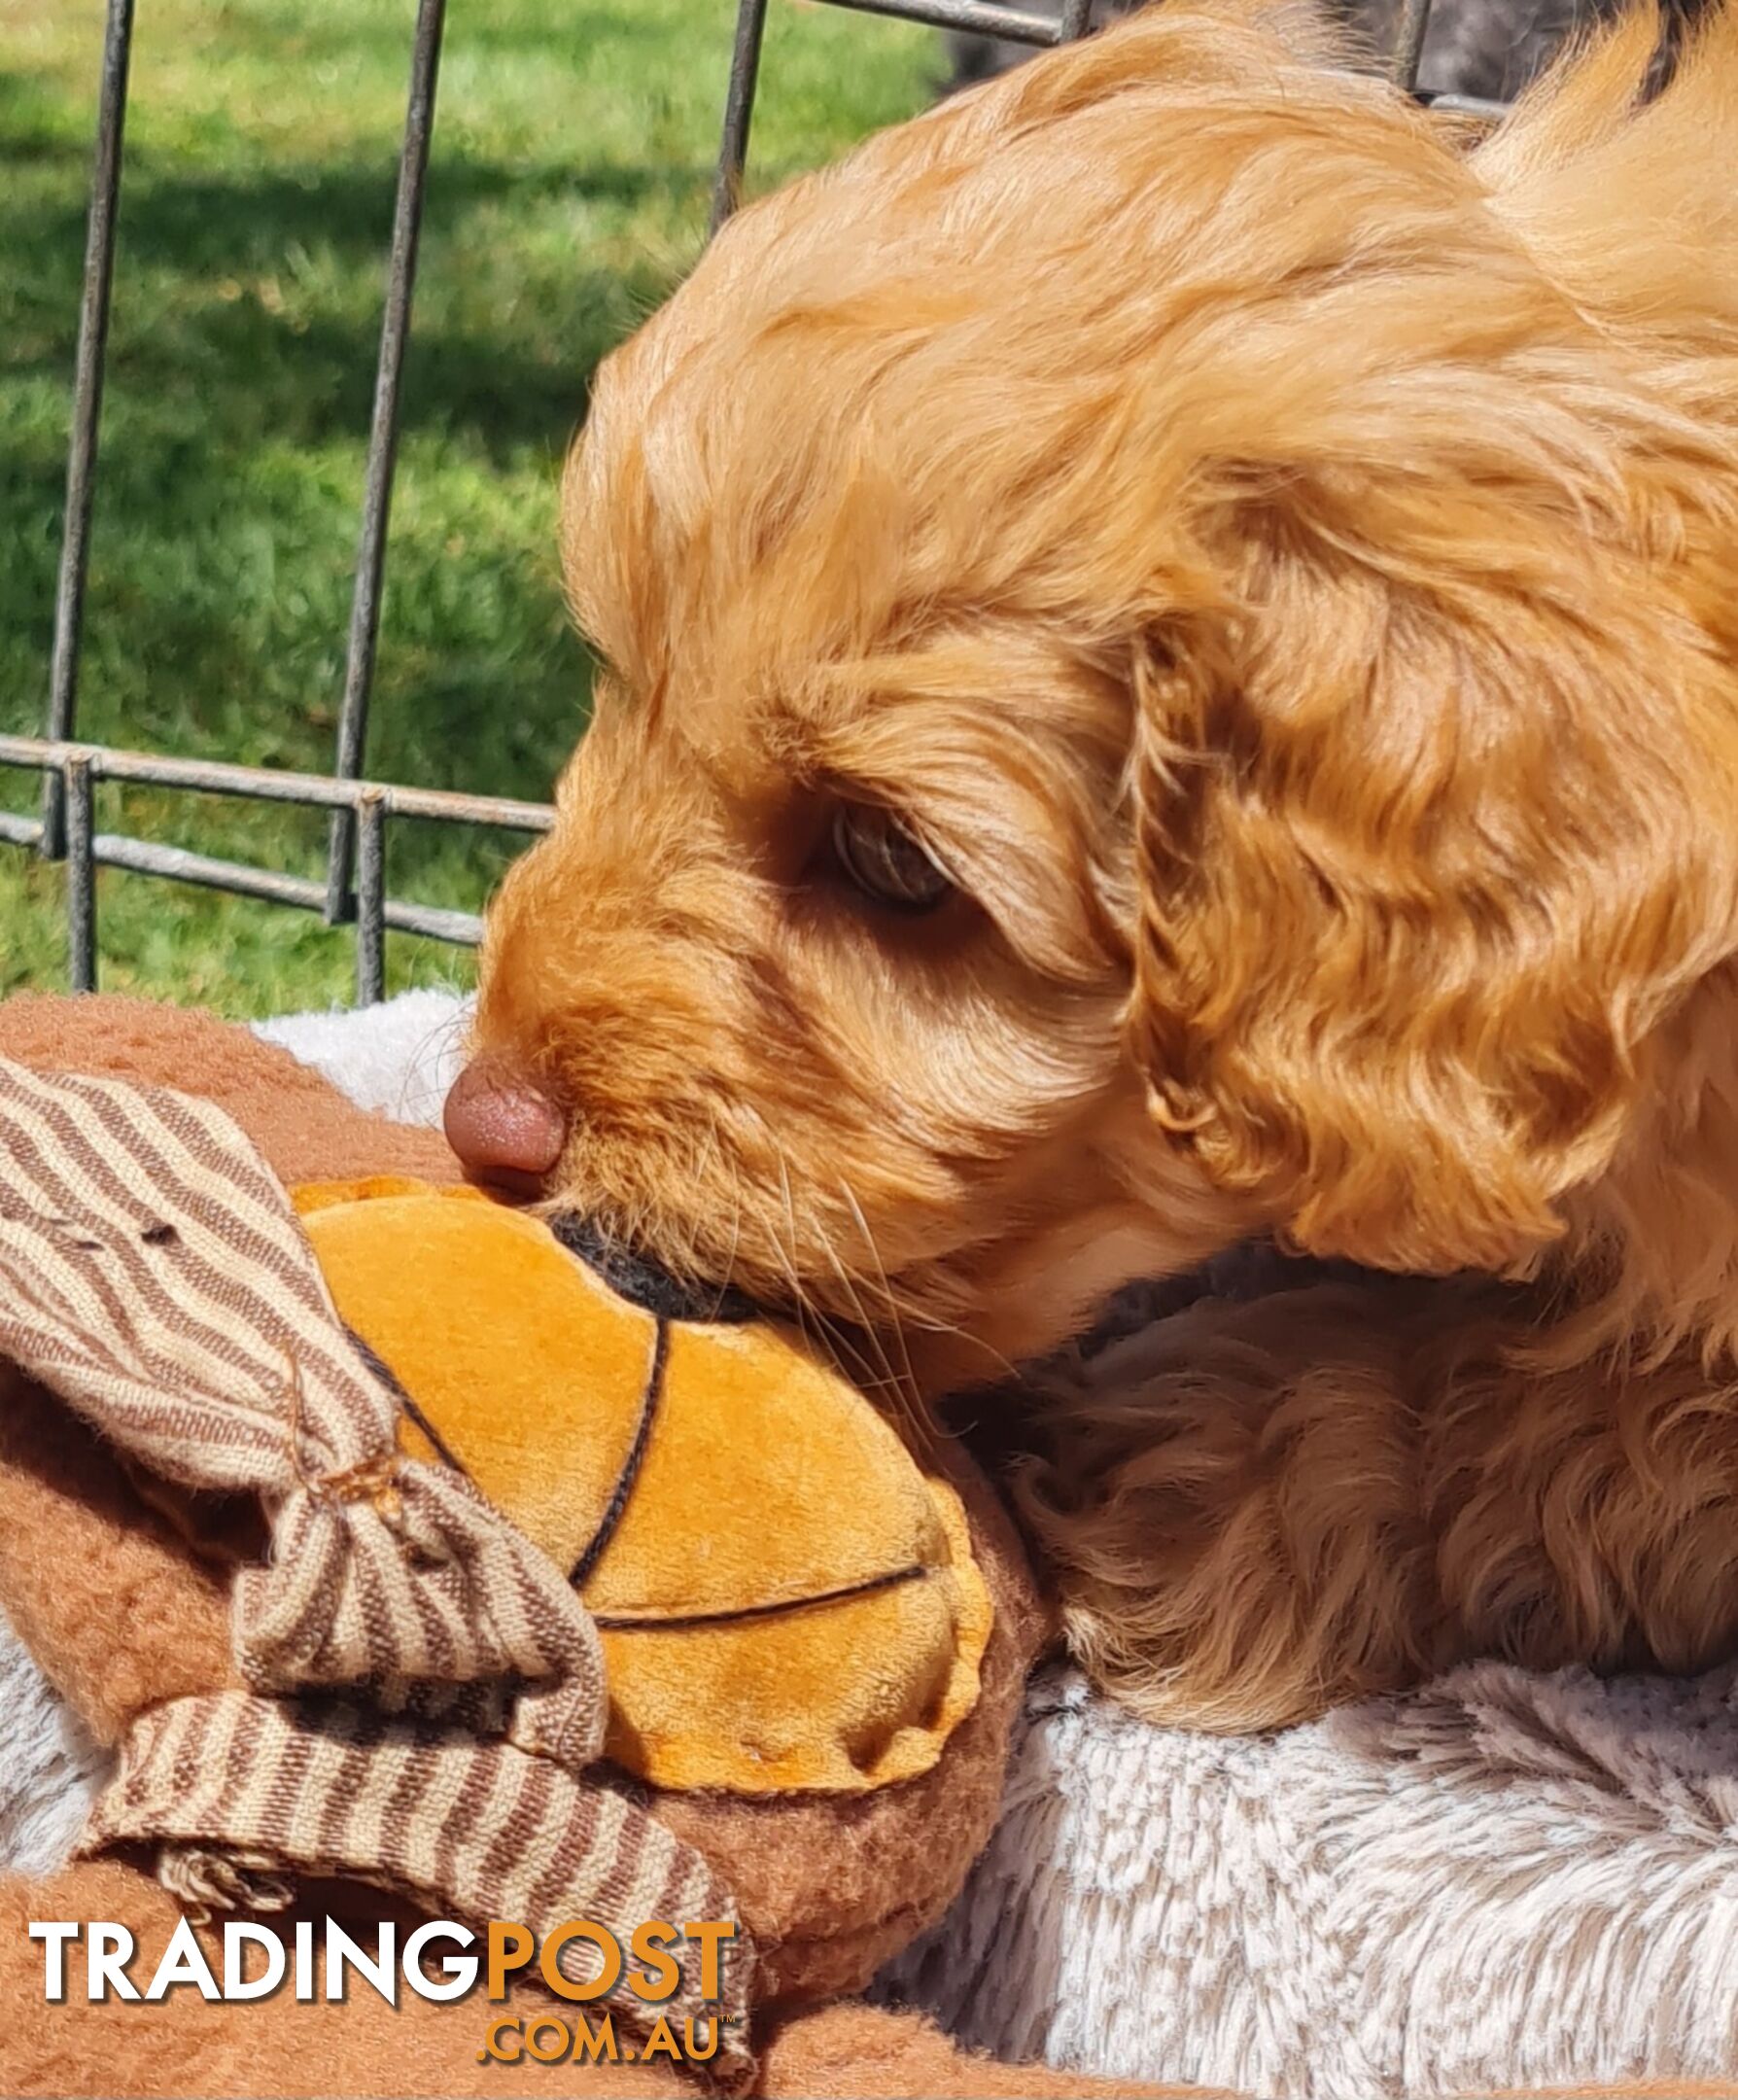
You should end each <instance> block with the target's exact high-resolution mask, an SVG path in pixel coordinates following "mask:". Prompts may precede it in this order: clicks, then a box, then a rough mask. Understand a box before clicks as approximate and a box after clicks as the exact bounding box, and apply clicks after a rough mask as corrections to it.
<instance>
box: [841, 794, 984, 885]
mask: <svg viewBox="0 0 1738 2100" xmlns="http://www.w3.org/2000/svg"><path fill="white" fill-rule="evenodd" d="M833 851H834V853H835V854H836V855H837V856H838V858H839V865H840V867H841V868H842V869H843V870H844V871H845V874H846V876H847V877H848V878H849V880H850V881H851V882H852V883H853V884H855V886H856V887H857V889H859V890H860V891H861V892H863V894H864V895H865V896H866V897H871V898H873V899H874V901H875V902H876V903H877V904H886V905H887V906H889V907H890V908H891V909H892V910H894V911H905V912H926V911H934V909H935V908H936V906H937V905H938V904H941V903H943V902H944V901H945V900H946V899H947V897H948V896H949V895H950V894H951V893H952V891H953V888H954V885H953V883H952V882H950V881H949V879H948V877H947V876H946V875H944V874H943V872H942V871H941V869H940V868H939V867H937V866H936V864H935V862H934V861H933V860H932V859H931V858H930V857H929V854H928V851H927V849H926V848H925V847H924V846H923V845H922V843H921V841H920V839H919V838H918V836H917V834H916V833H915V832H914V831H913V830H912V829H911V828H910V827H909V826H908V825H907V824H905V823H903V822H901V821H900V820H899V818H897V817H895V816H894V814H893V812H892V811H891V810H889V809H882V808H880V807H879V806H878V805H876V804H875V803H872V802H845V803H842V804H841V805H840V807H839V810H838V812H837V814H836V815H835V816H834V818H833Z"/></svg>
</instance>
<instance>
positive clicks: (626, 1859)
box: [82, 1692, 751, 2084]
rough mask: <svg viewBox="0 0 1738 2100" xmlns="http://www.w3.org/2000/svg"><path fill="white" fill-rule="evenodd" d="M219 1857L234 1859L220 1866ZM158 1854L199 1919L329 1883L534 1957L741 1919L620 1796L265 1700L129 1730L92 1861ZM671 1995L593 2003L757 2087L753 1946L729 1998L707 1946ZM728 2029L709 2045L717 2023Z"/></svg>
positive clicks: (625, 1991)
mask: <svg viewBox="0 0 1738 2100" xmlns="http://www.w3.org/2000/svg"><path fill="white" fill-rule="evenodd" d="M216 1837H221V1838H222V1839H223V1841H224V1845H225V1850H224V1852H223V1853H221V1854H218V1855H215V1856H213V1855H212V1854H211V1853H210V1851H209V1849H208V1848H209V1846H210V1845H211V1843H212V1840H213V1839H214V1838H216ZM138 1839H147V1840H152V1841H155V1842H157V1843H159V1844H161V1843H164V1842H165V1841H166V1842H167V1844H168V1845H169V1847H170V1850H169V1851H168V1853H167V1855H166V1857H165V1859H164V1861H163V1865H162V1868H161V1869H160V1870H159V1871H161V1872H162V1874H163V1878H164V1879H165V1880H166V1881H168V1882H169V1883H170V1885H171V1886H173V1887H175V1888H176V1889H177V1892H178V1893H179V1894H181V1895H182V1896H184V1897H185V1898H191V1899H192V1900H193V1901H195V1902H196V1903H199V1904H201V1905H212V1904H216V1905H223V1906H228V1905H245V1906H246V1907H249V1908H252V1909H267V1908H272V1907H278V1906H280V1905H281V1904H282V1903H283V1902H284V1901H285V1900H287V1897H288V1894H289V1890H288V1887H287V1886H286V1885H284V1877H285V1876H290V1877H294V1876H295V1875H296V1874H307V1875H320V1876H326V1875H335V1876H340V1877H348V1878H350V1879H353V1880H360V1881H365V1882H367V1883H369V1884H370V1885H371V1886H373V1887H377V1888H384V1889H388V1890H391V1891H392V1892H394V1893H395V1894H400V1895H408V1896H410V1897H412V1898H413V1899H416V1900H418V1901H420V1902H421V1903H422V1904H423V1905H424V1906H425V1907H427V1906H428V1905H429V1903H430V1900H431V1899H435V1900H436V1907H445V1909H446V1910H447V1911H448V1912H450V1914H451V1915H453V1916H456V1917H459V1918H471V1919H489V1918H500V1919H504V1920H510V1921H511V1922H512V1923H514V1924H519V1925H524V1926H526V1927H527V1928H528V1929H529V1930H530V1931H531V1932H532V1933H534V1934H535V1935H536V1936H537V1939H538V1942H539V1945H540V1944H541V1943H542V1942H544V1941H545V1940H546V1939H547V1938H548V1936H549V1935H550V1934H551V1933H553V1932H554V1931H555V1929H556V1927H557V1926H559V1925H560V1924H561V1923H563V1922H564V1921H565V1920H569V1919H575V1918H583V1919H585V1920H586V1921H587V1922H588V1923H591V1924H596V1925H601V1926H603V1927H604V1928H605V1929H606V1930H607V1931H608V1932H609V1933H610V1934H611V1935H613V1937H614V1939H615V1940H616V1942H617V1943H618V1944H619V1945H620V1946H621V1947H622V1949H623V1950H624V1952H625V1951H626V1950H627V1948H628V1945H629V1942H630V1939H631V1936H632V1934H633V1932H634V1930H635V1928H636V1927H637V1926H639V1925H641V1924H643V1923H645V1922H647V1921H649V1920H653V1919H656V1920H660V1921H665V1922H668V1923H671V1924H673V1925H675V1926H676V1927H678V1930H679V1929H680V1928H681V1927H683V1926H684V1925H687V1924H691V1923H693V1922H696V1921H699V1920H709V1921H711V1920H718V1919H726V1920H728V1919H731V1918H733V1917H734V1915H735V1913H734V1911H733V1910H732V1908H731V1907H730V1898H729V1896H728V1894H727V1893H726V1892H725V1890H724V1889H723V1887H722V1886H721V1885H720V1883H719V1882H718V1880H717V1879H716V1877H715V1876H714V1875H713V1872H712V1871H711V1869H710V1868H709V1867H708V1866H707V1864H706V1862H705V1860H704V1859H703V1858H702V1857H701V1856H700V1854H699V1853H698V1852H696V1851H695V1850H694V1848H693V1847H692V1846H691V1845H686V1844H683V1843H681V1842H680V1841H679V1840H678V1838H677V1837H674V1836H673V1835H672V1834H671V1833H670V1832H669V1831H668V1830H666V1829H665V1828H664V1826H663V1825H662V1824H661V1823H659V1822H657V1821H656V1820H655V1819H654V1818H653V1817H651V1816H648V1815H646V1814H645V1813H644V1812H643V1810H641V1809H639V1808H638V1807H636V1806H635V1805H634V1804H633V1803H632V1802H628V1801H626V1800H624V1799H623V1798H622V1797H621V1796H620V1795H619V1794H616V1793H614V1792H613V1791H611V1790H610V1789H608V1788H607V1787H601V1786H595V1785H593V1786H587V1785H583V1784H580V1783H579V1782H577V1781H575V1780H574V1778H572V1777H571V1776H570V1775H569V1774H568V1773H567V1772H566V1771H564V1770H562V1768H561V1767H559V1766H557V1765H555V1764H553V1763H552V1762H551V1761H550V1760H549V1759H547V1758H537V1757H527V1756H526V1755H525V1754H524V1753H523V1752H521V1751H518V1750H515V1749H514V1748H513V1747H512V1746H511V1745H510V1744H508V1743H504V1742H486V1741H483V1740H482V1739H480V1738H479V1737H477V1736H474V1735H469V1734H461V1733H458V1732H454V1731H451V1730H447V1729H441V1728H437V1727H435V1726H434V1725H432V1724H431V1723H429V1722H426V1721H414V1720H404V1719H396V1720H395V1719H391V1718H389V1717H387V1716H386V1715H383V1714H380V1713H378V1712H373V1711H369V1710H366V1709H364V1708H360V1707H355V1706H348V1705H344V1704H341V1703H339V1702H338V1701H336V1700H333V1699H330V1698H328V1699H322V1700H290V1699H263V1698H256V1697H252V1696H251V1695H250V1694H248V1693H246V1692H222V1693H217V1694H214V1695H211V1696H209V1697H195V1698H183V1699H175V1700H172V1701H171V1702H170V1703H168V1704H167V1705H163V1706H158V1707H156V1708H155V1709H154V1710H153V1711H152V1712H151V1713H149V1714H147V1715H146V1716H145V1718H144V1719H143V1720H142V1721H141V1722H140V1723H139V1724H138V1725H137V1726H136V1727H135V1728H134V1729H133V1731H132V1732H131V1734H130V1735H129V1736H128V1738H127V1741H126V1743H125V1745H124V1746H123V1748H122V1760H121V1768H120V1771H119V1773H118V1774H117V1776H116V1779H115V1781H114V1783H113V1784H112V1785H111V1786H110V1787H109V1789H108V1790H107V1792H106V1793H105V1794H104V1795H103V1797H102V1799H101V1800H100V1801H99V1802H98V1803H97V1805H96V1809H95V1811H94V1813H93V1816H92V1819H91V1822H90V1824H89V1826H88V1827H87V1830H86V1832H85V1836H84V1838H83V1840H82V1843H83V1847H84V1849H86V1850H91V1849H95V1848H96V1847H98V1846H100V1845H104V1844H116V1843H124V1842H128V1841H132V1840H138ZM670 1955H671V1958H672V1959H673V1960H674V1961H676V1962H677V1963H678V1967H679V1969H680V1977H679V1980H678V1983H677V1985H676V1987H675V1989H674V1991H673V1992H672V1993H671V1994H670V1995H669V1996H668V1997H666V1998H664V1999H661V2000H660V2001H659V2002H657V2003H656V2004H653V2005H647V2004H646V2003H645V2002H644V2001H643V2000H642V1999H641V1998H640V1997H639V1996H638V1995H637V1994H636V1993H635V1992H634V1990H633V1989H632V1985H631V1975H630V1973H627V1972H624V1974H623V1975H622V1976H621V1977H619V1978H618V1979H617V1980H616V1981H615V1982H614V1983H613V1984H612V1985H610V1986H609V1987H608V1989H604V1990H601V1991H599V1992H598V1995H597V1996H596V1997H595V1999H591V1998H588V1999H587V2000H586V2002H585V2005H584V2011H585V2012H587V2013H588V2014H595V2013H597V2012H601V2011H606V2010H608V2011H609V2012H613V2013H614V2014H615V2015H616V2017H618V2018H621V2019H623V2020H624V2021H625V2022H626V2023H627V2024H628V2025H630V2026H631V2027H633V2028H634V2029H636V2030H639V2031H641V2032H643V2031H644V2030H645V2029H646V2028H647V2027H648V2026H649V2024H650V2023H651V2022H652V2021H653V2020H654V2019H655V2018H656V2017H657V2016H658V2015H659V2014H660V2013H661V2014H663V2015H664V2017H665V2018H666V2019H668V2020H669V2022H670V2023H671V2028H672V2031H673V2033H674V2032H676V2031H677V2030H678V2027H679V2024H680V2023H681V2022H682V2021H684V2020H693V2021H695V2022H697V2023H705V2024H704V2026H698V2027H697V2030H696V2039H697V2040H698V2041H699V2042H700V2043H701V2045H702V2047H706V2046H707V2045H708V2044H710V2042H711V2040H712V2037H713V2034H715V2036H716V2048H715V2053H713V2055H712V2056H711V2057H710V2065H711V2069H712V2071H713V2077H714V2079H715V2080H716V2081H717V2082H721V2083H725V2084H733V2083H735V2082H739V2081H740V2080H741V2079H742V2078H743V2077H745V2076H746V2075H747V2072H748V2071H749V2070H750V2069H751V2059H750V2057H749V2055H748V2047H747V1977H748V1963H749V1961H750V1960H751V1955H750V1953H749V1950H748V1949H747V1946H746V1945H743V1946H736V1945H731V1946H729V1947H727V1949H726V1952H725V1957H724V1960H723V1962H722V1965H721V1970H720V1977H721V1981H722V1985H723V1994H722V1996H721V1997H714V1998H712V1999H708V1998H706V1997H704V1996H703V1994H702V1985H703V1982H704V1981H705V1977H703V1974H702V1962H701V1956H700V1947H699V1942H697V1941H685V1942H684V1941H678V1942H675V1943H673V1944H672V1945H671V1947H670ZM602 1965H603V1955H602V1953H601V1951H600V1949H599V1946H598V1943H597V1942H596V1941H595V1940H593V1939H591V1938H581V1937H575V1938H573V1939H571V1940H569V1941H568V1942H566V1944H565V1945H563V1946H562V1947H561V1949H560V1952H559V1953H558V1954H557V1956H556V1967H557V1968H558V1969H559V1971H560V1973H561V1974H562V1976H563V1977H565V1978H566V1979H567V1981H568V1983H569V1984H571V1985H574V1986H576V1987H578V1988H580V1989H585V1988H588V1987H589V1988H592V1989H596V1987H597V1985H598V1984H599V1982H600V1980H601V1977H600V1972H601V1969H602ZM714 2022H715V2023H716V2024H715V2026H714V2025H713V2023H714Z"/></svg>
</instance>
